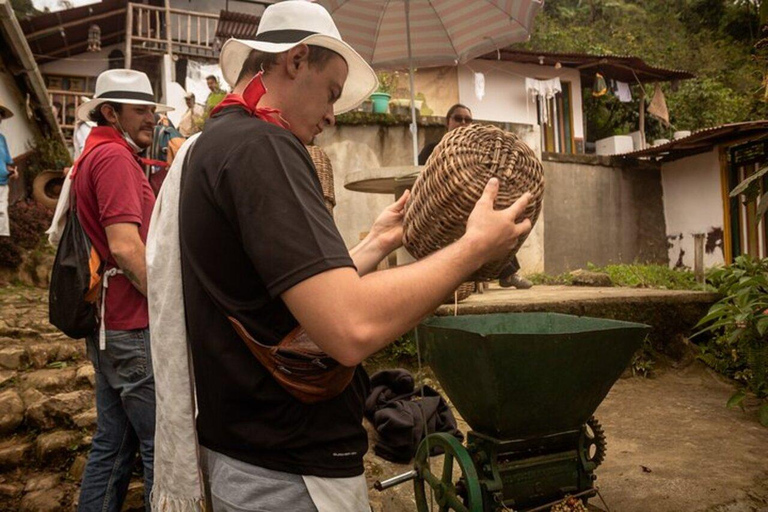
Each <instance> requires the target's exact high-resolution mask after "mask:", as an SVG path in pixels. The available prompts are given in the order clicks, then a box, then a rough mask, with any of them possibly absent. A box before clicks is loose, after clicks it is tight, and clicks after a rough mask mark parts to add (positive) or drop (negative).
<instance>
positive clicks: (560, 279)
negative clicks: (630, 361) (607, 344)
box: [527, 263, 702, 290]
mask: <svg viewBox="0 0 768 512" xmlns="http://www.w3.org/2000/svg"><path fill="white" fill-rule="evenodd" d="M587 270H589V271H591V272H602V273H605V274H608V276H609V277H610V278H611V281H612V282H613V284H614V286H624V287H629V288H660V289H663V290H701V288H702V287H701V285H700V284H698V283H697V282H696V279H695V278H694V276H693V272H691V271H690V270H677V269H671V268H669V267H668V266H666V265H653V264H638V263H635V264H631V265H626V264H625V265H606V266H604V267H598V266H596V265H593V264H591V263H588V264H587ZM527 277H528V279H530V280H531V281H532V282H533V283H534V284H540V285H541V284H544V285H571V284H573V276H572V275H571V274H570V272H565V273H563V274H558V275H548V274H533V275H531V276H527Z"/></svg>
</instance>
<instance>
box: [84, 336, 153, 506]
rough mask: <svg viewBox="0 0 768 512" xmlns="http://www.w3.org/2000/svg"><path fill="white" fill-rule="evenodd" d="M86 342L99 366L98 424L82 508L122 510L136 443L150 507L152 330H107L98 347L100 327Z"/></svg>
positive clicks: (97, 390)
mask: <svg viewBox="0 0 768 512" xmlns="http://www.w3.org/2000/svg"><path fill="white" fill-rule="evenodd" d="M86 344H87V348H88V357H89V358H90V360H91V362H92V363H93V367H94V369H95V370H96V413H97V427H96V434H95V435H94V436H93V445H92V446H91V453H90V455H89V456H88V464H87V465H86V466H85V473H84V474H83V483H82V486H81V488H80V500H79V505H78V511H81V512H113V511H114V512H119V511H120V509H121V508H122V504H123V501H124V500H125V495H126V493H127V491H128V484H129V483H130V480H131V472H132V470H133V463H134V459H135V457H136V451H137V449H138V450H139V452H140V453H141V460H142V463H143V465H144V504H145V507H146V510H147V511H149V510H150V508H149V493H150V491H151V490H152V476H153V464H154V449H155V379H154V376H153V373H152V355H151V352H150V348H149V330H148V329H138V330H135V331H107V339H106V349H105V350H99V333H98V331H97V332H96V333H95V334H94V335H92V336H89V337H88V338H87V339H86Z"/></svg>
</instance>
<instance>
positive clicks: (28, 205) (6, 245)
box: [0, 200, 53, 268]
mask: <svg viewBox="0 0 768 512" xmlns="http://www.w3.org/2000/svg"><path fill="white" fill-rule="evenodd" d="M52 216H53V215H52V213H51V212H50V211H49V210H48V209H47V208H45V207H44V206H42V205H40V204H38V203H36V202H35V201H32V200H28V201H19V202H18V203H15V204H13V205H11V206H10V207H9V208H8V217H9V218H10V221H11V236H9V237H8V236H3V237H0V267H6V268H16V267H18V266H19V265H20V264H21V260H22V257H21V255H22V250H31V249H34V248H36V247H37V246H38V244H39V243H40V239H41V237H42V235H43V233H44V232H45V230H46V229H47V228H48V226H49V225H50V224H51V218H52Z"/></svg>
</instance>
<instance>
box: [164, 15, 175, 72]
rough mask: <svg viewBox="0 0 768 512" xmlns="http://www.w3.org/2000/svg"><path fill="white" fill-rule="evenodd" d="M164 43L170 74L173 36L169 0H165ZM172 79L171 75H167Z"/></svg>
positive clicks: (172, 70)
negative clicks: (166, 49) (169, 60)
mask: <svg viewBox="0 0 768 512" xmlns="http://www.w3.org/2000/svg"><path fill="white" fill-rule="evenodd" d="M165 44H167V45H168V57H170V58H171V75H173V74H174V71H175V70H174V69H173V68H174V66H173V38H172V37H171V0H165ZM168 78H169V80H173V79H174V77H173V76H169V77H168Z"/></svg>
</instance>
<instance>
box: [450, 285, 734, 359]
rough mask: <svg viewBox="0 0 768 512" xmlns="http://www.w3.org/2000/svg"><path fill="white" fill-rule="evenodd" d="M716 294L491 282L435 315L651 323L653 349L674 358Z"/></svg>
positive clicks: (714, 299)
mask: <svg viewBox="0 0 768 512" xmlns="http://www.w3.org/2000/svg"><path fill="white" fill-rule="evenodd" d="M719 298H720V296H719V295H718V294H716V293H710V292H696V291H677V290H656V289H648V288H618V287H615V288H588V287H578V286H534V287H533V288H531V289H529V290H515V289H504V288H499V287H498V286H496V285H492V286H491V288H490V289H489V290H487V291H486V292H485V293H483V294H474V295H472V296H470V297H469V298H468V299H466V300H465V301H463V302H461V303H459V305H458V307H455V306H454V305H444V306H440V307H439V308H438V309H437V311H435V315H438V316H448V315H454V314H459V315H481V314H489V313H523V312H535V311H548V312H553V313H565V314H569V315H578V316H592V317H597V318H611V319H614V320H626V321H630V322H639V323H644V324H647V325H650V326H651V327H652V330H651V334H650V340H651V343H652V345H653V347H654V348H655V349H656V350H658V351H660V352H663V353H665V354H667V355H669V356H671V357H673V358H675V359H677V358H679V357H680V356H681V354H679V353H678V351H679V349H680V347H679V338H680V336H684V337H685V336H690V335H691V334H692V331H691V329H692V328H693V326H694V325H696V324H697V323H698V321H699V320H700V319H701V318H703V317H704V315H706V313H707V310H708V309H709V307H710V306H711V305H712V304H714V303H715V302H717V301H718V300H719Z"/></svg>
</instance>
